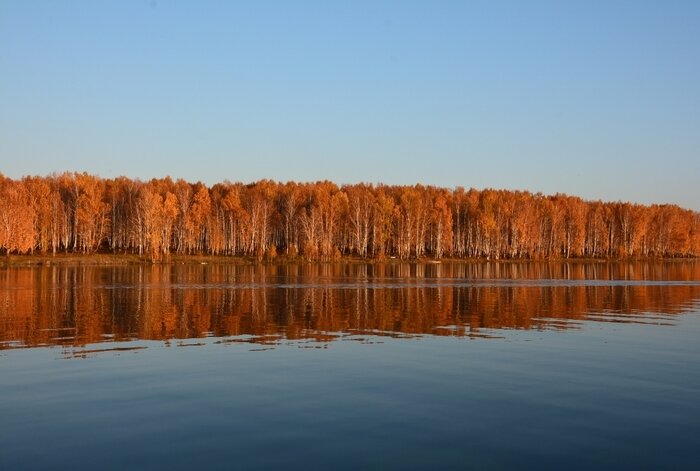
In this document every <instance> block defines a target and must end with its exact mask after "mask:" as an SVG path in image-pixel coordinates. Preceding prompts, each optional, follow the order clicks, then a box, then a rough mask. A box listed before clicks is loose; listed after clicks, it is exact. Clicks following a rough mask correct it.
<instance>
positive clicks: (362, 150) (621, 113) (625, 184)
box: [0, 0, 700, 210]
mask: <svg viewBox="0 0 700 471" xmlns="http://www.w3.org/2000/svg"><path fill="white" fill-rule="evenodd" d="M64 170H70V171H88V172H90V173H95V174H98V175H100V176H102V177H115V176H118V175H127V176H129V177H133V178H142V179H148V178H152V177H160V176H165V175H171V176H173V177H176V178H179V177H182V178H185V179H188V180H191V181H195V180H201V181H204V182H206V183H208V184H212V183H215V182H218V181H223V180H225V179H228V180H231V181H244V182H249V181H254V180H258V179H262V178H271V179H275V180H281V181H287V180H297V181H313V180H319V179H330V180H333V181H335V182H338V183H354V182H360V181H365V182H384V183H391V184H413V183H416V182H421V183H426V184H434V185H439V186H445V187H454V186H464V187H476V188H486V187H491V188H506V189H526V190H530V191H534V192H537V191H541V192H544V193H555V192H565V193H569V194H576V195H580V196H582V197H584V198H587V199H603V200H625V201H635V202H642V203H653V202H658V203H666V202H669V203H676V204H680V205H681V206H684V207H690V208H693V209H696V210H700V183H699V182H700V2H698V1H687V2H682V1H658V2H644V1H615V0H609V1H600V2H596V1H581V2H578V1H573V0H572V1H552V2H538V1H513V2H506V1H503V2H499V1H484V2H478V1H474V2H471V1H455V2H447V1H424V2H410V1H397V2H381V1H368V2H362V1H351V2H341V1H337V2H334V1H319V2H302V1H299V2H293V1H277V2H272V1H250V2H233V1H217V2H207V1H189V2H179V1H165V0H157V1H148V0H138V1H128V0H126V1H116V0H115V1H97V0H92V1H84V2H83V1H63V2H60V1H31V0H17V1H9V0H0V172H2V173H4V174H5V175H7V176H10V177H13V178H17V177H20V176H23V175H27V174H39V175H46V174H49V173H51V172H61V171H64Z"/></svg>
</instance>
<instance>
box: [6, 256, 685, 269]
mask: <svg viewBox="0 0 700 471" xmlns="http://www.w3.org/2000/svg"><path fill="white" fill-rule="evenodd" d="M693 260H698V258H697V257H674V258H668V257H666V258H664V257H626V258H517V259H487V258H451V257H444V258H441V259H434V258H431V257H424V258H420V259H415V258H411V259H399V258H384V259H379V258H361V257H355V256H344V257H340V258H337V259H332V260H309V259H307V258H304V257H299V256H297V257H288V256H285V255H280V256H277V257H275V258H272V259H270V258H263V259H257V258H254V257H244V256H240V255H183V254H170V255H168V256H166V257H163V258H162V259H160V260H154V259H152V258H151V257H149V256H147V255H138V254H113V253H92V254H79V253H60V254H59V253H57V254H56V255H52V254H23V255H16V254H13V255H2V256H0V267H2V268H7V267H37V266H67V265H89V266H122V265H176V264H191V265H204V264H209V263H212V264H229V265H284V264H318V263H344V264H377V263H392V264H393V263H409V264H418V263H420V264H441V263H501V264H509V263H620V262H673V261H684V262H687V261H693Z"/></svg>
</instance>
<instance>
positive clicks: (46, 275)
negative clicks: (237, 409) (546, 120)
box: [0, 261, 700, 350]
mask: <svg viewBox="0 0 700 471" xmlns="http://www.w3.org/2000/svg"><path fill="white" fill-rule="evenodd" d="M699 277H700V264H699V263H696V262H694V261H689V262H685V261H684V262H667V263H658V262H657V263H653V262H652V263H646V262H619V263H551V264H545V263H542V264H533V263H522V264H517V263H514V264H503V263H495V262H490V263H479V264H476V263H475V264H470V263H455V264H450V263H445V264H440V265H438V264H420V263H419V264H416V263H408V262H400V263H395V264H390V263H387V264H383V263H379V264H343V263H337V264H336V263H328V264H304V263H288V264H269V265H266V264H256V265H234V264H208V265H195V264H157V265H136V266H119V267H96V266H69V267H64V266H50V267H46V266H44V267H34V268H27V267H20V268H13V269H10V270H0V350H2V349H7V348H18V347H28V346H42V345H64V346H71V347H78V346H84V345H87V344H92V343H99V342H104V341H108V342H110V341H117V340H122V341H124V340H132V339H149V340H167V339H192V338H203V337H209V336H215V337H225V336H241V335H248V336H253V338H248V339H245V338H244V339H240V338H233V339H226V338H224V339H221V340H220V342H222V343H226V342H240V341H250V342H254V343H278V342H280V341H286V340H299V339H306V340H311V341H321V342H328V341H331V340H334V339H336V340H338V339H341V338H343V337H344V336H345V335H347V334H353V335H362V336H365V335H367V334H373V335H392V336H395V335H422V334H429V335H450V336H466V337H481V336H494V335H495V336H499V335H501V334H499V332H498V329H503V328H506V329H514V328H515V329H536V330H540V329H546V330H550V329H557V330H558V329H570V328H579V327H580V321H584V320H590V319H594V320H597V321H610V322H637V323H651V324H654V325H656V324H673V323H674V322H675V320H674V317H675V316H676V315H680V314H683V313H685V312H691V311H693V310H697V306H698V304H697V303H698V300H699V299H700V285H698V284H696V283H675V284H674V283H670V284H664V283H658V282H651V283H646V282H640V283H635V282H634V280H637V279H646V280H676V281H682V280H697V279H698V278H699ZM554 279H560V280H564V281H563V282H561V283H552V280H554ZM528 280H529V281H528ZM539 280H543V281H544V282H540V281H539ZM575 280H580V281H581V283H576V282H575ZM586 280H596V281H597V282H594V283H590V282H586ZM605 280H626V281H623V282H619V281H611V282H606V281H605ZM523 281H528V282H527V283H523ZM494 329H495V330H494Z"/></svg>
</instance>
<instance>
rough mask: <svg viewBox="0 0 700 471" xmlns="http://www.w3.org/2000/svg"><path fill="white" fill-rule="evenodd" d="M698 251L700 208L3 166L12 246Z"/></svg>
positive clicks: (5, 228) (458, 252)
mask: <svg viewBox="0 0 700 471" xmlns="http://www.w3.org/2000/svg"><path fill="white" fill-rule="evenodd" d="M98 251H99V252H112V253H136V254H140V255H148V256H150V257H152V258H153V259H154V260H156V259H162V258H164V257H165V258H167V257H168V255H169V254H172V253H176V254H211V255H230V256H248V257H257V258H259V259H262V258H264V257H268V258H272V257H275V256H277V255H279V254H285V255H287V256H294V257H296V256H299V257H304V258H306V259H313V260H330V259H334V258H338V257H341V256H357V257H362V258H377V259H382V258H388V257H395V258H399V259H415V258H422V257H433V258H436V259H439V258H442V257H456V258H488V259H493V260H495V259H546V258H551V259H559V258H625V257H695V256H698V254H700V213H698V212H695V211H691V210H688V209H682V208H680V207H678V206H676V205H650V206H646V205H640V204H633V203H628V202H602V201H585V200H583V199H581V198H579V197H576V196H568V195H565V194H556V195H543V194H540V193H530V192H527V191H507V190H493V189H485V190H476V189H473V188H472V189H464V188H461V187H458V188H456V189H447V188H439V187H435V186H424V185H414V186H406V185H383V184H377V185H374V184H365V183H360V184H352V185H337V184H335V183H332V182H329V181H319V182H314V183H295V182H287V183H279V182H274V181H270V180H261V181H258V182H255V183H250V184H244V183H231V182H228V181H226V182H223V183H217V184H215V185H213V186H211V187H208V186H206V185H204V184H203V183H201V182H197V183H190V182H187V181H184V180H182V179H179V180H173V179H171V178H170V177H166V178H161V179H153V180H150V181H141V180H138V179H130V178H126V177H118V178H113V179H104V178H100V177H97V176H94V175H89V174H87V173H63V174H58V175H50V176H46V177H36V176H27V177H24V178H21V179H17V180H15V179H11V178H7V177H5V176H3V175H2V174H0V253H4V254H25V253H51V254H56V253H57V252H69V253H85V254H89V253H94V252H98Z"/></svg>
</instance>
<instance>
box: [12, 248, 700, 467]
mask: <svg viewBox="0 0 700 471" xmlns="http://www.w3.org/2000/svg"><path fill="white" fill-rule="evenodd" d="M699 339H700V262H698V261H672V262H653V261H652V262H596V263H593V262H573V263H564V262H551V263H547V262H540V263H534V262H529V263H526V262H522V263H509V262H502V263H498V262H483V263H476V262H475V263H457V262H443V263H399V262H396V263H370V264H363V263H350V262H344V263H328V264H322V263H318V264H279V265H272V264H270V265H263V264H261V265H240V264H238V265H236V264H220V263H210V264H181V265H137V266H116V267H115V266H111V267H95V266H43V267H11V268H2V269H0V469H3V470H5V469H7V470H22V469H59V470H60V469H71V470H75V469H114V470H122V469H130V470H133V469H154V468H163V469H171V470H172V469H279V468H288V469H296V468H304V469H307V470H308V469H312V470H313V469H428V468H437V469H478V470H500V469H538V470H539V469H581V470H584V469H585V470H590V469H598V470H600V469H616V470H618V469H630V470H641V469H682V470H685V469H687V470H691V469H692V470H695V469H697V467H698V463H700V446H699V444H700V442H699V441H698V440H699V438H698V437H700V400H699V399H700V341H699Z"/></svg>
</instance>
